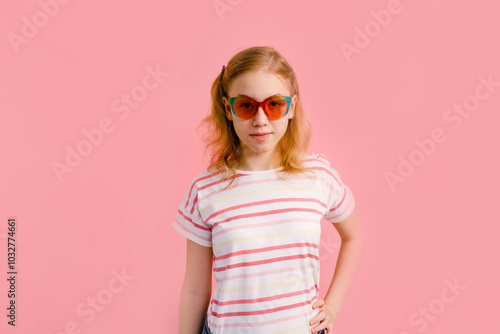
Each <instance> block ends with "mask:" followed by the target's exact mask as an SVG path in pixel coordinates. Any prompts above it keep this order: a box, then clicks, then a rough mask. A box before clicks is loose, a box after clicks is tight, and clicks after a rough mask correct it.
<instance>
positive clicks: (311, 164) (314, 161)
mask: <svg viewBox="0 0 500 334" xmlns="http://www.w3.org/2000/svg"><path fill="white" fill-rule="evenodd" d="M302 163H303V164H304V167H306V168H308V169H311V170H315V171H318V172H319V173H320V174H322V175H323V176H324V177H325V178H326V179H327V180H329V181H333V182H334V183H336V184H340V183H341V182H340V175H339V173H338V172H337V171H336V170H335V168H333V166H332V164H331V163H330V159H328V158H327V156H326V155H324V154H322V153H310V154H307V156H306V157H305V158H304V159H303V160H302Z"/></svg>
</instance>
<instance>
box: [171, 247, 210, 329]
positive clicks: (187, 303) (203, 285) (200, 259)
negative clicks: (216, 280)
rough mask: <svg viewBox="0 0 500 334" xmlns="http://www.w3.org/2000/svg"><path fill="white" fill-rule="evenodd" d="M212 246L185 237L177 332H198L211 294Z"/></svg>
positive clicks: (201, 326) (201, 327)
mask: <svg viewBox="0 0 500 334" xmlns="http://www.w3.org/2000/svg"><path fill="white" fill-rule="evenodd" d="M212 261H213V251H212V247H205V246H201V245H199V244H197V243H195V242H193V241H191V240H189V239H187V248H186V273H185V274H184V282H183V283H182V289H181V301H180V307H179V333H187V334H199V333H201V331H202V329H203V323H204V321H205V315H206V313H207V308H208V304H209V303H210V297H211V295H212Z"/></svg>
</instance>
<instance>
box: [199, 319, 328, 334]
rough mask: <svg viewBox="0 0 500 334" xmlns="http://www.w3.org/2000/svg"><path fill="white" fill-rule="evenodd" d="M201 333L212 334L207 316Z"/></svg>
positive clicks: (322, 331) (323, 332) (323, 333)
mask: <svg viewBox="0 0 500 334" xmlns="http://www.w3.org/2000/svg"><path fill="white" fill-rule="evenodd" d="M201 334H212V332H211V331H210V328H208V321H207V317H205V324H204V325H203V331H202V332H201ZM317 334H326V331H325V330H324V329H322V330H321V331H319V332H318V333H317Z"/></svg>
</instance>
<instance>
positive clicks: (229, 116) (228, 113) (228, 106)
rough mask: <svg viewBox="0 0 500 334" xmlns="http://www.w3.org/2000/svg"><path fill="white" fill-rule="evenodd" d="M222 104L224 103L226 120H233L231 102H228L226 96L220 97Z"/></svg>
mask: <svg viewBox="0 0 500 334" xmlns="http://www.w3.org/2000/svg"><path fill="white" fill-rule="evenodd" d="M222 104H224V110H225V111H226V117H227V119H228V120H230V121H232V120H233V113H232V111H231V104H230V103H229V100H228V98H227V97H225V96H224V97H222Z"/></svg>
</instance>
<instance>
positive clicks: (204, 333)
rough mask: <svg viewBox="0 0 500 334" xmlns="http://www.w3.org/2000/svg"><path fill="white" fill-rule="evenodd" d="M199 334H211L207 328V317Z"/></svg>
mask: <svg viewBox="0 0 500 334" xmlns="http://www.w3.org/2000/svg"><path fill="white" fill-rule="evenodd" d="M201 334H212V332H211V331H210V328H208V320H207V317H205V324H204V325H203V331H202V332H201Z"/></svg>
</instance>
